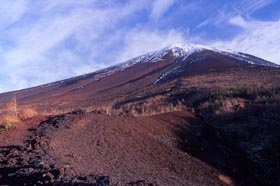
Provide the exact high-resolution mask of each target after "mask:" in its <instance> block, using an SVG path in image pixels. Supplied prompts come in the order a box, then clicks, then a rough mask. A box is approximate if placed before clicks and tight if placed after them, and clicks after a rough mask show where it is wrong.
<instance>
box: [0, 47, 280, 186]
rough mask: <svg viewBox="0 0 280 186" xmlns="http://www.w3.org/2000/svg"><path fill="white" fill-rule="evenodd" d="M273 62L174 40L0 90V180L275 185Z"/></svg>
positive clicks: (278, 98)
mask: <svg viewBox="0 0 280 186" xmlns="http://www.w3.org/2000/svg"><path fill="white" fill-rule="evenodd" d="M278 67H279V66H278V65H276V64H274V63H271V62H268V61H265V60H263V59H260V58H257V57H255V56H251V55H248V54H243V53H238V52H232V51H223V50H218V49H213V48H209V47H205V46H200V45H193V44H188V45H174V46H170V47H167V48H164V49H162V50H159V51H155V52H151V53H148V54H145V55H143V56H139V57H136V58H134V59H131V60H129V61H128V62H125V63H122V64H119V65H116V66H113V67H110V68H107V69H104V70H100V71H97V72H93V73H90V74H86V75H82V76H79V77H74V78H71V79H67V80H62V81H57V82H54V83H49V84H46V85H42V86H38V87H34V88H30V89H25V90H20V91H15V92H8V93H3V94H0V102H1V103H2V105H1V113H2V114H1V118H7V116H9V117H8V118H13V119H14V120H11V119H10V120H4V119H2V120H1V122H2V125H3V126H4V125H6V126H10V127H11V126H12V128H11V129H9V130H5V129H7V128H8V127H3V129H2V130H4V131H3V132H1V133H0V138H1V140H0V146H1V155H0V156H1V162H0V175H1V176H0V184H4V185H19V183H21V184H22V183H26V184H27V185H28V184H29V185H34V184H37V185H46V184H49V185H71V184H72V185H75V184H76V185H83V184H84V185H102V184H103V185H106V183H107V182H108V181H109V180H108V177H106V176H107V175H108V176H109V177H110V179H111V180H110V181H111V185H179V186H180V185H279V184H280V179H279V176H278V175H277V174H276V173H277V172H279V167H280V163H279V157H280V153H279V149H280V148H279V147H280V143H279V141H280V135H279V131H280V123H279V121H280V118H279V117H280V113H279V110H280V73H279V72H280V69H279V68H278ZM14 100H16V101H17V112H18V118H20V121H18V120H19V119H18V118H14V116H13V114H14V112H13V111H14V110H13V109H12V111H9V109H7V108H8V107H7V106H8V105H11V104H10V103H11V102H12V103H14V102H13V101H14ZM12 105H13V104H12ZM26 111H29V112H26ZM31 111H33V112H31ZM30 112H31V113H30ZM22 115H24V117H23V116H22ZM13 126H16V127H15V128H13ZM104 175H106V176H104Z"/></svg>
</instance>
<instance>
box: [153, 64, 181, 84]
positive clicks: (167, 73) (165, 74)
mask: <svg viewBox="0 0 280 186" xmlns="http://www.w3.org/2000/svg"><path fill="white" fill-rule="evenodd" d="M179 68H180V66H177V67H176V68H174V69H171V70H169V71H167V72H165V73H164V74H162V75H161V76H160V77H159V78H158V79H157V80H156V81H155V82H154V84H156V83H158V82H159V81H160V80H162V79H163V78H165V77H166V76H168V75H169V74H171V73H176V72H178V69H179Z"/></svg>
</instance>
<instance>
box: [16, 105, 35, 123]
mask: <svg viewBox="0 0 280 186" xmlns="http://www.w3.org/2000/svg"><path fill="white" fill-rule="evenodd" d="M37 115H38V112H37V111H36V110H34V109H32V108H25V109H22V110H20V111H19V119H20V120H22V121H24V120H27V119H30V118H33V117H35V116H37Z"/></svg>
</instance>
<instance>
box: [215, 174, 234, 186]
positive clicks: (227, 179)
mask: <svg viewBox="0 0 280 186" xmlns="http://www.w3.org/2000/svg"><path fill="white" fill-rule="evenodd" d="M218 178H219V180H221V181H222V182H223V183H224V184H225V185H233V181H232V179H231V178H230V177H228V176H225V175H222V174H220V175H219V176H218Z"/></svg>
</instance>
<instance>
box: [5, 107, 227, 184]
mask: <svg viewBox="0 0 280 186" xmlns="http://www.w3.org/2000/svg"><path fill="white" fill-rule="evenodd" d="M38 119H43V118H37V119H33V120H31V121H29V122H26V123H22V124H21V126H19V127H17V128H16V129H13V130H10V131H9V134H8V133H2V134H1V142H0V146H1V149H2V155H6V156H5V157H2V161H4V164H7V167H3V165H2V168H1V170H0V173H1V174H2V179H1V177H0V181H1V183H5V184H11V185H17V184H19V182H24V181H26V183H28V184H31V183H36V184H37V185H38V180H37V179H42V178H44V175H46V174H47V175H48V174H51V175H53V177H55V176H56V177H57V178H59V179H58V180H60V181H62V182H57V183H60V184H62V183H64V184H70V183H72V181H73V179H74V180H75V179H76V181H77V180H78V178H77V175H80V176H81V177H85V178H87V179H90V178H88V177H90V175H95V177H96V175H110V179H111V185H137V184H138V185H162V186H168V185H178V186H180V185H182V186H183V185H227V184H226V182H224V181H223V180H222V179H220V176H221V175H222V174H221V172H219V171H217V170H215V169H213V168H211V167H210V166H208V165H207V164H205V163H203V162H201V161H200V160H198V159H196V158H194V157H192V156H190V155H188V154H187V153H185V152H183V151H182V150H181V149H180V148H179V146H178V144H179V140H180V138H179V136H178V134H177V132H178V131H180V130H181V129H182V128H185V129H188V128H191V123H190V122H191V121H192V120H193V119H194V118H193V115H192V114H191V113H190V112H188V111H185V112H175V113H172V114H168V113H166V114H161V115H157V116H148V117H138V118H135V117H128V116H122V117H121V116H117V117H116V116H107V115H104V114H98V113H84V112H81V111H75V112H72V113H70V114H66V115H60V116H56V117H54V118H49V119H47V120H45V121H43V122H41V123H40V124H39V125H36V124H35V123H37V122H38ZM22 141H25V143H24V144H22ZM7 145H8V146H7ZM2 163H3V162H2ZM36 164H39V165H36ZM10 166H13V169H12V170H11V167H10ZM36 166H38V167H36ZM40 166H41V167H40ZM27 167H29V169H30V170H29V169H27ZM34 167H35V168H37V169H38V170H36V171H35V170H34ZM8 170H9V171H8ZM7 171H8V172H9V175H6V173H7ZM28 171H31V173H32V171H33V172H35V173H36V174H34V175H36V176H34V175H33V176H32V174H31V176H30V175H29V178H28V179H24V177H22V176H23V175H24V174H20V173H21V172H28ZM56 171H57V172H58V173H57V174H58V175H55V172H56ZM28 173H30V172H28ZM13 174H14V176H12V175H13ZM38 175H39V176H38ZM40 176H41V177H42V178H41V177H40ZM226 178H227V177H226ZM48 179H49V181H50V183H52V184H54V183H56V182H55V181H54V180H51V179H52V177H51V176H50V178H48ZM227 179H229V178H227ZM51 181H53V182H51ZM56 181H57V180H56ZM46 183H48V182H46ZM78 183H80V184H82V183H83V182H78ZM28 184H27V185H28ZM230 185H231V184H230Z"/></svg>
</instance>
